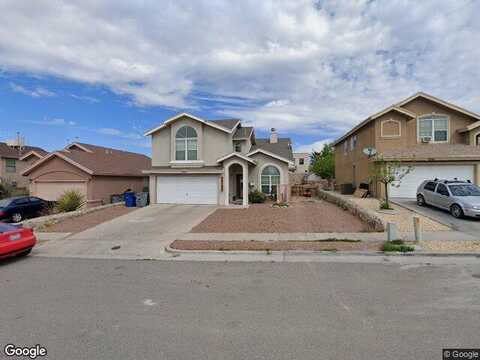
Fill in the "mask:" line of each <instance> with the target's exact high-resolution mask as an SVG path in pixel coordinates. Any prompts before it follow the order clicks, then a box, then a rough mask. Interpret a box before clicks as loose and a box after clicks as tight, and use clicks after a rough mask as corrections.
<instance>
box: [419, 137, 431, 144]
mask: <svg viewBox="0 0 480 360" xmlns="http://www.w3.org/2000/svg"><path fill="white" fill-rule="evenodd" d="M421 140H422V143H429V142H430V141H432V137H431V136H422V138H421Z"/></svg>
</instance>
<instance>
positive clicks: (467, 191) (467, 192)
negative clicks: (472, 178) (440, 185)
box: [449, 185, 480, 196]
mask: <svg viewBox="0 0 480 360" xmlns="http://www.w3.org/2000/svg"><path fill="white" fill-rule="evenodd" d="M449 187H450V191H451V192H452V194H453V196H480V188H479V187H478V186H474V185H450V186H449Z"/></svg>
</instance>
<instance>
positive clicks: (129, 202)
mask: <svg viewBox="0 0 480 360" xmlns="http://www.w3.org/2000/svg"><path fill="white" fill-rule="evenodd" d="M123 198H124V199H125V206H126V207H135V206H137V198H136V197H135V193H134V192H133V191H127V192H125V193H124V194H123Z"/></svg>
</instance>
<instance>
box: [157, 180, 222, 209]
mask: <svg viewBox="0 0 480 360" xmlns="http://www.w3.org/2000/svg"><path fill="white" fill-rule="evenodd" d="M217 198H218V176H211V175H205V176H201V175H185V176H158V177H157V202H158V203H165V204H209V205H215V204H217V201H218V200H217Z"/></svg>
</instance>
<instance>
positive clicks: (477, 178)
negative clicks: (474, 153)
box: [473, 164, 480, 186]
mask: <svg viewBox="0 0 480 360" xmlns="http://www.w3.org/2000/svg"><path fill="white" fill-rule="evenodd" d="M474 166H475V167H474V169H473V174H474V179H473V181H474V183H475V185H478V186H480V164H475V165H474Z"/></svg>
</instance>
